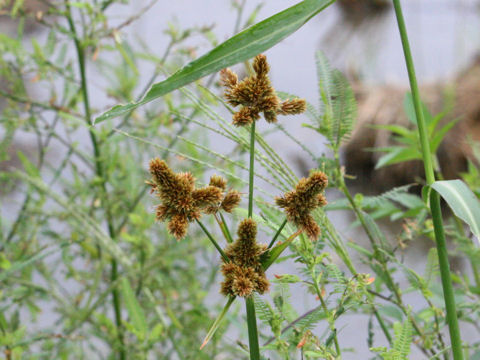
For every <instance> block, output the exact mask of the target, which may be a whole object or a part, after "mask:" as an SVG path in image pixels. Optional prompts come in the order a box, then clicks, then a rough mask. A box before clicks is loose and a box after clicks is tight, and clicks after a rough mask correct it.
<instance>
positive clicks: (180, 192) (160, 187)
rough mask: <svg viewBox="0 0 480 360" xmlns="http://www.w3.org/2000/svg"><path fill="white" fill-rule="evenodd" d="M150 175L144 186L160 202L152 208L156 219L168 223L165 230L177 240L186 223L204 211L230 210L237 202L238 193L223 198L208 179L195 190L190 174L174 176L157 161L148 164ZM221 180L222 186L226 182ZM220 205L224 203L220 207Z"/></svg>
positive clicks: (182, 236)
mask: <svg viewBox="0 0 480 360" xmlns="http://www.w3.org/2000/svg"><path fill="white" fill-rule="evenodd" d="M150 174H151V175H152V181H150V182H148V184H149V185H150V186H152V191H155V192H156V194H157V196H158V197H159V198H160V201H161V204H160V205H158V206H157V209H156V217H157V220H160V221H168V231H169V232H170V234H172V235H173V236H175V238H176V239H177V240H180V239H182V238H184V237H185V235H186V234H187V229H188V223H189V222H192V221H194V220H197V219H199V218H200V217H201V213H202V212H208V210H209V209H210V208H212V207H214V208H216V209H219V208H220V207H221V208H223V209H224V210H225V211H227V210H230V211H231V210H232V209H233V207H235V206H236V205H238V203H239V202H240V194H234V193H231V192H229V193H227V195H226V196H224V192H223V190H224V188H221V187H219V186H216V185H212V180H210V183H211V184H210V185H208V186H205V187H203V188H199V189H197V188H195V178H194V177H193V175H192V174H191V173H189V172H185V173H174V172H173V171H172V170H171V169H170V168H169V167H168V165H167V163H166V162H165V161H163V160H160V159H159V158H155V159H153V160H151V161H150ZM216 178H220V177H216ZM221 179H222V181H223V183H224V184H225V185H224V187H226V181H225V180H224V179H223V178H221ZM217 181H218V180H217ZM213 183H215V180H214V181H213ZM229 194H230V195H229ZM227 197H228V200H226V198H227ZM224 202H225V203H226V204H225V205H224V206H222V204H223V203H224Z"/></svg>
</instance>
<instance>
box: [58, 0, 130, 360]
mask: <svg viewBox="0 0 480 360" xmlns="http://www.w3.org/2000/svg"><path fill="white" fill-rule="evenodd" d="M65 7H66V10H67V11H66V18H67V22H68V25H69V28H70V31H71V32H72V34H73V40H74V43H75V49H76V52H77V58H78V66H79V69H80V79H81V93H82V97H83V105H84V111H85V121H86V123H87V125H88V126H89V130H88V132H89V135H90V141H91V142H92V146H93V152H94V156H95V171H96V175H97V176H98V177H99V178H100V179H101V185H100V186H101V191H102V194H103V200H104V203H105V205H104V206H105V214H106V216H107V227H108V232H109V235H110V237H111V238H112V239H114V238H115V228H114V225H113V219H112V215H111V213H110V206H109V204H108V201H107V187H106V184H105V182H106V178H105V174H104V171H103V166H102V160H101V156H100V155H101V154H100V146H99V144H98V141H97V137H96V135H95V132H94V131H93V128H92V127H90V126H91V125H92V114H91V110H90V101H89V96H88V87H87V73H86V66H85V52H84V47H83V45H82V44H81V43H80V40H79V38H78V34H77V30H76V27H75V23H74V22H73V18H72V12H71V8H70V3H69V2H68V0H65ZM117 278H118V264H117V261H116V259H115V258H113V257H112V260H111V272H110V280H111V282H115V281H116V280H117ZM112 298H113V308H114V312H115V323H116V326H117V330H118V340H119V342H120V348H119V351H118V358H119V359H120V360H125V359H126V356H127V355H126V352H125V344H124V337H123V328H122V313H121V311H122V310H121V303H120V293H119V291H118V289H117V288H116V287H114V288H113V290H112Z"/></svg>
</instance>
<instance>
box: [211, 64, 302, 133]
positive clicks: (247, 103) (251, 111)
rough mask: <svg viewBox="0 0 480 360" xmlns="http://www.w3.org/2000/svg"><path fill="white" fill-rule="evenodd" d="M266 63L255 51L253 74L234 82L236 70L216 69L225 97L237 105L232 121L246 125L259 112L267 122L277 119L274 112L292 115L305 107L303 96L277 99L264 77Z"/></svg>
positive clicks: (266, 71) (237, 124) (266, 75)
mask: <svg viewBox="0 0 480 360" xmlns="http://www.w3.org/2000/svg"><path fill="white" fill-rule="evenodd" d="M269 69H270V67H269V65H268V63H267V58H266V57H265V55H257V56H256V57H255V59H254V60H253V70H254V71H255V75H252V76H249V77H247V78H245V79H243V80H242V81H240V82H238V77H237V74H235V73H234V72H233V71H232V70H230V69H223V70H222V71H221V72H220V79H221V81H222V84H223V85H224V86H225V97H226V99H227V101H228V103H229V104H231V105H232V106H238V105H241V108H240V110H239V111H237V112H236V113H235V114H234V115H233V124H234V125H236V126H247V125H250V124H251V123H252V122H253V121H256V120H258V119H259V118H260V113H263V115H264V117H265V120H266V121H267V122H269V123H275V122H277V115H279V114H280V115H294V114H300V113H302V112H304V111H305V109H306V103H305V100H303V99H293V100H285V101H283V102H282V101H281V100H280V99H279V97H278V96H277V94H276V93H275V90H274V88H273V86H272V84H271V83H270V79H269V78H268V71H269Z"/></svg>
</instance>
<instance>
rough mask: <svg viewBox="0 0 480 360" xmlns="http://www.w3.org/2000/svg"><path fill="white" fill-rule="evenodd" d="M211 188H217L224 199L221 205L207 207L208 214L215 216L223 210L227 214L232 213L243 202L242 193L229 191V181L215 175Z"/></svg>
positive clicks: (212, 178) (211, 181) (211, 179)
mask: <svg viewBox="0 0 480 360" xmlns="http://www.w3.org/2000/svg"><path fill="white" fill-rule="evenodd" d="M208 185H209V186H215V187H217V188H218V189H220V190H221V191H222V194H224V195H223V197H222V199H221V201H220V202H219V203H217V204H216V205H211V206H207V207H206V208H205V212H206V213H207V214H215V213H216V212H218V211H219V210H223V211H225V212H227V213H231V212H232V211H233V209H235V208H236V207H237V206H238V205H239V204H240V201H241V200H242V196H241V195H240V192H238V191H237V190H228V191H226V190H227V180H225V179H224V178H223V177H221V176H218V175H213V176H212V177H211V178H210V183H209V184H208Z"/></svg>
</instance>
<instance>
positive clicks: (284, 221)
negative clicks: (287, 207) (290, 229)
mask: <svg viewBox="0 0 480 360" xmlns="http://www.w3.org/2000/svg"><path fill="white" fill-rule="evenodd" d="M285 225H287V219H285V220H283V222H282V224H281V225H280V227H279V228H278V230H277V232H276V234H275V236H274V237H273V239H272V241H270V244H268V249H271V248H272V246H273V245H274V244H275V241H277V239H278V237H279V236H280V234H281V233H282V230H283V228H284V227H285Z"/></svg>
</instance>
